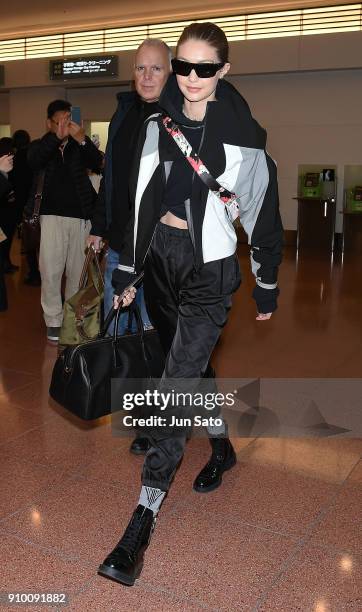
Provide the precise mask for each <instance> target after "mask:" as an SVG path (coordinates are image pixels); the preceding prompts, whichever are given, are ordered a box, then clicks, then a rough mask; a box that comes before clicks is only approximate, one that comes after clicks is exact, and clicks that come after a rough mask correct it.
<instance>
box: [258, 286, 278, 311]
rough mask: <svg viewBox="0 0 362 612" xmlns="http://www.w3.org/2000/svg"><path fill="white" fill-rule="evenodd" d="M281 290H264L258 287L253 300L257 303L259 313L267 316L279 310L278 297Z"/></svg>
mask: <svg viewBox="0 0 362 612" xmlns="http://www.w3.org/2000/svg"><path fill="white" fill-rule="evenodd" d="M279 293H280V292H279V289H278V287H276V288H275V289H264V288H263V287H259V285H256V287H254V291H253V298H254V300H255V301H256V306H257V309H258V312H260V313H262V314H267V313H269V312H274V310H276V309H277V308H278V304H277V297H278V295H279Z"/></svg>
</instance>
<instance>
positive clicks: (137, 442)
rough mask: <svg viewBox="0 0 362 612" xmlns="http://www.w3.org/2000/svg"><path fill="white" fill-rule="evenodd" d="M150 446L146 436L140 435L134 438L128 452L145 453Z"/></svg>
mask: <svg viewBox="0 0 362 612" xmlns="http://www.w3.org/2000/svg"><path fill="white" fill-rule="evenodd" d="M149 448H150V442H149V439H148V438H141V436H139V437H137V438H135V439H134V440H133V442H132V444H131V446H130V448H129V450H130V453H133V454H134V455H145V454H146V453H147V451H148V450H149Z"/></svg>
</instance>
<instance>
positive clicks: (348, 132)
mask: <svg viewBox="0 0 362 612" xmlns="http://www.w3.org/2000/svg"><path fill="white" fill-rule="evenodd" d="M230 81H231V82H232V83H233V84H234V85H235V86H236V87H237V89H238V90H239V91H240V92H241V93H242V94H243V96H244V97H245V98H246V99H247V101H248V102H249V105H250V107H251V110H252V113H253V115H254V116H255V118H256V119H257V120H258V121H259V123H261V125H263V126H264V127H265V128H266V129H267V131H268V151H269V152H270V154H271V155H272V157H273V158H274V159H275V160H276V161H277V163H278V173H279V189H280V201H281V210H282V216H283V222H284V226H285V229H296V223H297V206H296V202H295V201H293V200H292V197H293V196H295V195H296V191H297V181H298V164H308V163H311V164H321V165H322V166H323V167H327V168H328V167H330V166H334V165H336V166H337V168H338V170H337V180H338V202H337V208H338V209H339V210H340V209H341V208H342V202H343V193H342V191H343V172H344V165H348V164H357V165H362V112H361V109H362V70H343V71H342V70H341V71H326V72H309V73H297V74H295V73H294V74H274V75H270V74H269V75H255V76H245V77H233V78H231V79H230ZM341 217H342V215H340V214H338V213H337V230H338V231H340V230H341Z"/></svg>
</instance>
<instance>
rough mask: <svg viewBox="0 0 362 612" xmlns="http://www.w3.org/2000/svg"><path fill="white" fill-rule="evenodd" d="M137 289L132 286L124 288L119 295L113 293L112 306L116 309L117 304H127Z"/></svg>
mask: <svg viewBox="0 0 362 612" xmlns="http://www.w3.org/2000/svg"><path fill="white" fill-rule="evenodd" d="M136 293H137V289H135V288H134V287H129V288H126V289H125V290H124V291H123V293H122V294H121V295H115V296H114V298H113V308H114V309H115V310H117V308H119V305H120V304H122V306H129V305H130V304H132V302H133V300H134V299H135V297H136Z"/></svg>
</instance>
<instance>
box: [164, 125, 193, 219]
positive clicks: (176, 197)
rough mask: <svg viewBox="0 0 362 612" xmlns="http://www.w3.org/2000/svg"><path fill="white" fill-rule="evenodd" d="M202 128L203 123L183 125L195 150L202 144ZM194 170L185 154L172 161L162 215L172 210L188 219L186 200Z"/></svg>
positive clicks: (183, 129) (177, 215) (182, 128)
mask: <svg viewBox="0 0 362 612" xmlns="http://www.w3.org/2000/svg"><path fill="white" fill-rule="evenodd" d="M202 129H203V125H200V127H195V128H190V127H185V126H181V130H182V132H183V133H184V134H185V137H186V138H187V140H188V141H189V143H190V145H191V146H192V148H193V149H194V150H195V151H198V150H199V147H200V144H201V136H202ZM193 172H194V170H193V169H192V167H191V166H190V164H189V162H188V161H187V159H186V157H184V156H182V157H178V158H177V159H176V160H175V161H174V162H173V163H172V167H171V172H170V175H169V177H168V180H167V184H166V189H165V197H164V201H163V204H162V207H161V217H162V216H163V215H164V214H165V213H166V212H167V211H170V212H171V213H173V214H174V215H175V216H176V217H178V218H179V219H183V220H184V221H186V210H185V201H186V200H188V199H189V198H190V197H191V187H192V175H193Z"/></svg>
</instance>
